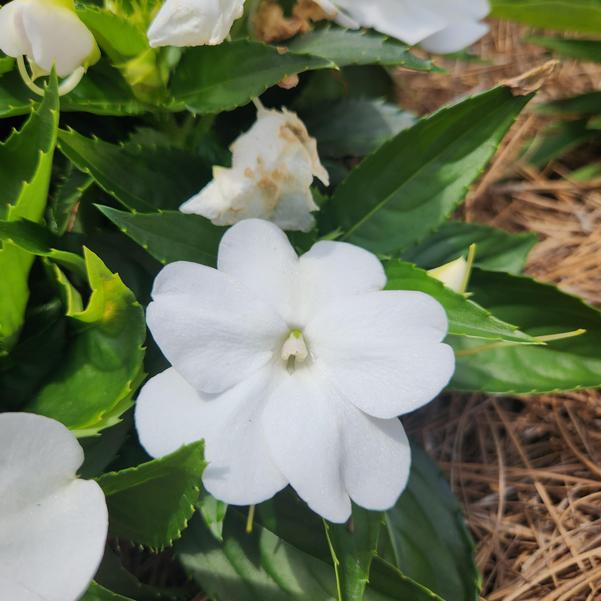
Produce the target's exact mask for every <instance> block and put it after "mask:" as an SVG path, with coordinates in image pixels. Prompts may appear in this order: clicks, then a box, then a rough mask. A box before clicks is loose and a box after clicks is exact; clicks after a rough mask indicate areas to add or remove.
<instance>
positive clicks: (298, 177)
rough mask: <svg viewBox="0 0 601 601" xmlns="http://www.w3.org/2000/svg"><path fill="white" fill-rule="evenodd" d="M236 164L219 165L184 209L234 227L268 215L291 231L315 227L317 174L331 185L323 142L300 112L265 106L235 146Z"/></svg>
mask: <svg viewBox="0 0 601 601" xmlns="http://www.w3.org/2000/svg"><path fill="white" fill-rule="evenodd" d="M231 150H232V154H233V157H232V168H231V169H226V168H224V167H214V168H213V181H212V182H210V183H209V184H208V185H207V186H206V187H205V188H204V189H203V190H201V191H200V192H199V193H198V194H197V195H196V196H193V197H192V198H191V199H190V200H188V201H187V202H185V203H184V204H183V205H182V206H181V207H180V210H181V211H183V212H184V213H196V214H197V215H202V216H203V217H207V218H208V219H210V220H211V221H212V222H213V223H214V224H215V225H232V224H234V223H237V222H238V221H241V220H243V219H249V218H252V217H259V218H262V219H268V220H269V221H273V222H274V223H276V224H277V225H279V226H280V227H281V228H282V229H285V230H300V231H309V230H310V229H311V228H312V227H313V225H314V224H315V219H314V217H313V215H311V212H312V211H317V210H318V207H317V205H316V204H315V202H314V200H313V196H312V194H311V184H312V183H313V177H318V178H319V179H320V180H321V181H322V182H323V183H324V184H326V185H327V184H328V182H329V178H328V173H327V171H326V170H325V169H324V168H323V166H322V164H321V162H320V161H319V156H318V155H317V144H316V142H315V140H314V139H313V138H312V137H311V136H309V134H308V132H307V128H306V127H305V125H304V123H303V122H302V121H301V120H300V119H299V118H298V117H297V115H296V114H295V113H292V112H290V111H287V110H286V109H284V110H283V111H275V110H265V109H260V110H259V112H258V114H257V121H256V123H255V124H254V125H253V126H252V127H251V128H250V130H249V131H247V132H246V133H245V134H243V135H241V136H240V137H239V138H238V139H237V140H236V141H235V142H234V144H233V145H232V147H231Z"/></svg>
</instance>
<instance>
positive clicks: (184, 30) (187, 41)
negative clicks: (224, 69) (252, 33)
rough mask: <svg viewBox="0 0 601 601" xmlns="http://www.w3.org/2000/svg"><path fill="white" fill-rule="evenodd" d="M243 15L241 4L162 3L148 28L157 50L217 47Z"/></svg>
mask: <svg viewBox="0 0 601 601" xmlns="http://www.w3.org/2000/svg"><path fill="white" fill-rule="evenodd" d="M243 12H244V0H166V2H165V3H164V4H163V6H161V9H160V10H159V12H158V13H157V15H156V17H155V18H154V20H153V22H152V23H151V24H150V27H149V28H148V41H149V43H150V45H151V46H152V47H153V48H156V47H158V46H203V45H205V44H209V45H216V44H221V42H223V40H225V38H226V37H227V36H228V34H229V32H230V29H231V28H232V25H233V23H234V21H235V20H236V19H239V18H240V17H241V16H242V13H243Z"/></svg>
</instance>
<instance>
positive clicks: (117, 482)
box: [98, 441, 206, 549]
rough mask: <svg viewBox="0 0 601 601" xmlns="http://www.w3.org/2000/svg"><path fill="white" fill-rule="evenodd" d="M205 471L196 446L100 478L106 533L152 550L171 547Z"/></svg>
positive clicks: (190, 511)
mask: <svg viewBox="0 0 601 601" xmlns="http://www.w3.org/2000/svg"><path fill="white" fill-rule="evenodd" d="M205 467H206V462H205V460H204V443H203V442H202V441H200V442H196V443H193V444H189V445H186V446H183V447H182V448H181V449H179V450H178V451H176V452H175V453H172V454H171V455H167V456H166V457H162V458H160V459H155V460H153V461H150V462H148V463H143V464H142V465H139V466H137V467H132V468H128V469H125V470H122V471H119V472H111V473H109V474H104V475H102V476H100V478H98V484H100V486H101V488H102V490H103V491H104V494H105V495H106V501H107V505H108V508H109V528H110V531H111V532H112V534H113V535H114V536H118V537H122V538H126V539H128V540H131V541H133V542H135V543H138V544H140V545H145V546H147V547H150V548H152V549H162V548H163V547H166V546H169V545H171V544H172V543H173V541H175V540H177V539H178V538H180V536H181V534H182V532H183V531H184V530H185V528H186V527H187V525H188V520H189V519H190V518H191V517H192V514H193V513H194V506H195V503H196V501H197V499H198V495H199V492H200V479H201V476H202V473H203V471H204V468H205Z"/></svg>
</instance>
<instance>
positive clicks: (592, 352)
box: [451, 269, 601, 394]
mask: <svg viewBox="0 0 601 601" xmlns="http://www.w3.org/2000/svg"><path fill="white" fill-rule="evenodd" d="M470 290H471V291H472V292H473V293H474V297H473V298H474V300H476V301H478V302H480V303H482V304H484V305H485V306H486V307H488V308H489V309H490V310H491V311H493V312H494V313H495V315H498V316H499V317H500V318H501V319H510V320H511V321H512V322H515V323H517V324H518V325H519V326H520V327H521V328H522V329H523V330H524V331H525V332H527V333H528V334H530V335H532V336H547V335H555V334H561V333H566V332H573V331H575V330H579V329H581V328H583V329H585V330H586V333H585V334H583V335H581V336H576V337H570V338H567V339H565V340H556V341H552V342H548V343H547V345H546V346H532V347H522V346H520V347H515V346H511V347H507V346H497V345H493V346H492V347H486V346H485V347H484V348H482V349H481V350H480V351H479V352H475V351H477V350H478V349H480V348H481V346H480V345H479V344H478V343H474V344H472V341H467V340H466V339H463V340H459V339H456V340H455V341H454V342H453V345H454V347H455V350H456V355H457V369H456V371H455V377H454V378H453V380H452V382H451V386H452V387H453V388H455V389H459V390H469V391H483V392H490V393H518V394H529V393H547V392H549V393H550V392H556V391H562V390H574V389H579V388H596V387H600V386H601V350H600V349H601V313H600V312H599V311H598V310H597V309H594V308H593V307H591V306H589V305H587V304H585V303H584V302H583V301H582V300H580V299H578V298H576V297H574V296H570V295H568V294H565V293H563V292H561V291H559V290H558V289H557V288H556V287H555V286H553V285H550V284H542V283H540V282H537V281H535V280H532V279H529V278H526V277H518V276H512V275H509V274H503V273H498V272H488V271H484V270H481V269H475V270H474V273H473V277H472V280H471V284H470ZM474 347H475V348H474Z"/></svg>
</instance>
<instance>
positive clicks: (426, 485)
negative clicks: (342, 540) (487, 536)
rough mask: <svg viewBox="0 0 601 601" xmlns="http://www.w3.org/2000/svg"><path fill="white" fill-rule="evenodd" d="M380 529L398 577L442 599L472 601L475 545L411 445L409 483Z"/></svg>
mask: <svg viewBox="0 0 601 601" xmlns="http://www.w3.org/2000/svg"><path fill="white" fill-rule="evenodd" d="M386 525H387V533H388V537H389V542H390V543H391V545H392V548H393V553H394V557H395V563H396V565H397V566H398V567H399V569H400V570H401V571H402V572H403V574H405V575H407V576H409V577H410V578H412V579H413V580H415V581H417V582H419V583H421V584H422V585H424V586H426V587H428V588H429V589H431V590H432V591H434V592H436V593H438V595H440V596H441V597H442V598H444V599H446V600H447V601H478V599H479V598H480V589H481V577H480V574H479V573H478V569H477V568H476V564H475V559H474V551H475V545H474V542H473V540H472V538H471V536H470V534H469V532H468V529H467V527H466V524H465V520H464V518H463V515H462V513H461V508H460V506H459V503H458V501H457V499H456V498H455V497H454V496H453V494H452V493H451V490H450V489H449V486H448V484H447V483H446V481H445V479H444V478H443V476H442V474H441V473H440V471H439V470H438V468H437V467H436V465H435V464H434V463H433V461H432V460H431V459H430V458H429V457H428V456H427V455H426V454H425V453H424V452H423V451H422V450H421V449H419V448H417V447H415V446H412V459H411V476H410V479H409V485H408V487H407V489H406V490H405V492H404V493H403V494H402V495H401V498H400V499H399V500H398V501H397V503H396V505H395V506H394V507H393V508H392V509H390V510H389V511H387V512H386Z"/></svg>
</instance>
